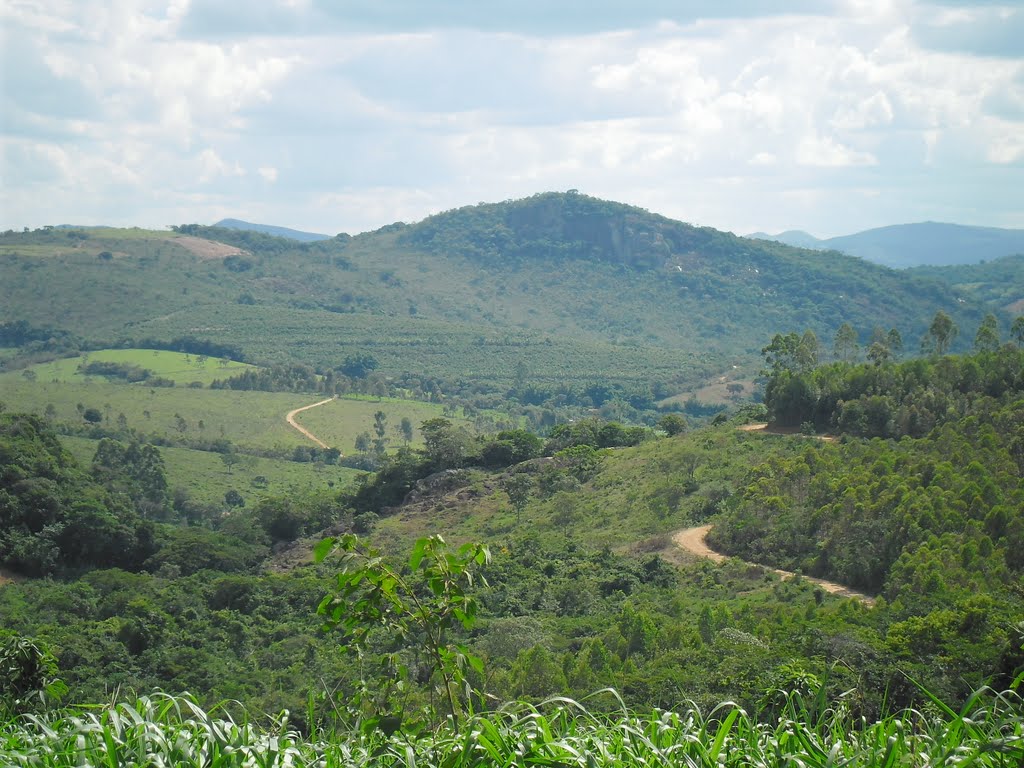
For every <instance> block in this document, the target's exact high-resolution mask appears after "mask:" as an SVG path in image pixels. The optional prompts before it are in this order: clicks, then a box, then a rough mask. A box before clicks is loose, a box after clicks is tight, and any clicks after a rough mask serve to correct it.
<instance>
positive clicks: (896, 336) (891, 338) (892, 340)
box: [885, 328, 903, 358]
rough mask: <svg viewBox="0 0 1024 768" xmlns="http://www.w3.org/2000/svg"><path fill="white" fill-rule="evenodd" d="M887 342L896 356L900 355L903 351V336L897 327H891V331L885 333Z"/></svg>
mask: <svg viewBox="0 0 1024 768" xmlns="http://www.w3.org/2000/svg"><path fill="white" fill-rule="evenodd" d="M885 340H886V343H887V344H888V345H889V351H890V352H891V353H892V356H893V357H894V358H898V357H899V356H900V352H902V351H903V337H902V336H901V335H900V332H899V331H898V330H896V329H895V328H890V329H889V332H888V333H887V334H886V335H885Z"/></svg>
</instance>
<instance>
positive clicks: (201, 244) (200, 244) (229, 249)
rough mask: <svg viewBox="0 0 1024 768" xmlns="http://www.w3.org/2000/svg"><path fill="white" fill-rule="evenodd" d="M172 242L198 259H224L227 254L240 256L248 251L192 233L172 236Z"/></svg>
mask: <svg viewBox="0 0 1024 768" xmlns="http://www.w3.org/2000/svg"><path fill="white" fill-rule="evenodd" d="M172 242H174V243H177V244H178V245H180V246H181V247H182V248H185V249H186V250H188V251H191V252H192V253H194V254H195V255H196V256H198V257H199V258H200V259H226V258H227V257H228V256H242V255H246V254H247V253H248V251H243V250H242V249H241V248H237V247H235V246H233V245H228V244H227V243H218V242H215V241H213V240H206V239H205V238H202V237H193V236H192V235H178V236H176V237H174V238H172Z"/></svg>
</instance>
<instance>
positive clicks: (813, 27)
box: [0, 0, 1024, 234]
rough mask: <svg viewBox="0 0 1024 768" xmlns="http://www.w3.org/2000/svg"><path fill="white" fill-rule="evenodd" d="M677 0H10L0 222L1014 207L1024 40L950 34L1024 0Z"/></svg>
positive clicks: (995, 219)
mask: <svg viewBox="0 0 1024 768" xmlns="http://www.w3.org/2000/svg"><path fill="white" fill-rule="evenodd" d="M394 1H395V2H398V0H394ZM676 5H678V4H673V3H669V2H660V3H659V2H650V3H645V4H644V7H643V9H641V10H639V11H638V15H637V16H636V18H644V19H647V21H646V22H643V23H638V24H636V25H634V27H633V28H627V27H622V28H616V29H613V28H612V27H611V26H610V23H611V20H613V19H618V18H619V17H620V16H622V15H623V14H622V13H621V12H620V11H618V10H615V9H614V8H613V7H612V5H608V6H607V7H605V6H601V8H600V9H596V10H595V11H594V13H593V16H594V25H593V26H588V27H587V29H586V30H585V31H586V34H582V33H580V34H570V33H569V30H571V28H572V27H571V17H570V15H565V17H564V18H562V17H559V18H558V19H557V20H554V21H552V22H551V25H550V26H549V27H548V28H546V29H544V30H543V31H536V30H534V29H533V26H537V25H539V24H541V23H542V20H543V19H544V18H547V17H543V16H538V18H537V20H535V21H534V22H531V25H532V26H531V25H526V26H524V25H521V24H517V23H515V22H514V21H513V20H512V19H511V18H506V19H496V20H494V21H493V23H492V22H491V21H488V22H486V23H484V22H483V21H480V20H479V17H480V13H478V12H476V11H474V12H473V13H474V14H475V16H472V15H470V16H466V17H465V18H466V19H467V20H468V21H467V22H466V23H464V24H462V25H458V26H456V25H453V24H446V23H445V20H446V19H451V18H453V16H454V15H457V14H458V13H459V11H458V7H457V6H456V5H455V4H451V5H445V7H444V9H442V10H440V11H438V14H437V15H436V17H435V18H434V19H433V21H431V20H430V19H429V18H428V16H429V14H425V12H423V11H422V10H421V9H418V8H414V7H408V8H407V10H408V11H409V13H410V14H412V16H414V17H415V18H413V19H411V20H409V21H408V23H405V22H404V21H403V24H402V25H401V26H396V27H394V28H388V25H387V23H386V21H387V19H386V15H385V14H383V12H380V13H378V14H377V15H376V16H374V18H373V20H372V23H368V25H364V26H363V27H361V28H360V27H359V26H353V25H352V24H349V23H346V22H345V19H347V18H348V17H342V16H339V15H338V14H340V13H342V11H338V12H336V13H333V12H332V13H333V15H332V13H328V11H326V10H324V9H326V8H328V6H326V5H324V4H322V3H319V2H317V0H310V2H302V1H296V2H292V1H291V0H278V2H275V3H273V4H265V5H260V6H259V7H258V8H254V9H252V11H251V13H248V14H246V13H245V12H242V15H241V16H239V11H238V8H236V7H234V6H233V5H231V4H230V3H228V2H223V3H222V2H220V0H218V2H216V3H214V2H207V1H206V0H193V1H192V2H189V1H188V0H175V2H174V3H172V4H170V5H169V6H168V5H167V4H162V3H157V2H155V0H154V1H153V2H150V0H117V1H116V2H113V3H106V2H100V0H82V2H74V3H72V2H63V3H62V2H58V1H57V0H49V1H48V2H39V3H27V2H17V3H14V2H12V3H8V4H7V5H5V6H3V7H2V8H0V18H2V19H3V27H4V40H3V43H4V45H3V48H4V50H3V56H4V61H3V63H4V65H5V66H4V69H3V71H4V73H5V74H4V78H5V81H4V84H3V85H4V87H3V89H2V91H0V115H2V118H0V119H2V120H3V133H4V137H5V138H4V153H3V161H2V162H3V168H2V174H3V179H4V184H3V189H2V190H0V227H7V226H21V225H23V224H28V225H31V226H36V225H39V224H43V223H53V222H55V221H70V220H75V219H77V218H80V217H81V216H82V215H86V214H87V215H89V216H90V217H94V218H96V219H97V220H104V221H108V222H111V223H124V224H140V225H142V224H157V225H163V224H167V223H170V222H173V221H210V220H214V217H215V214H216V213H220V212H223V214H224V215H228V214H230V213H231V212H232V211H246V212H249V213H248V214H247V216H246V217H247V218H251V217H252V216H253V215H256V214H258V215H260V216H262V217H264V220H266V221H268V222H269V223H280V224H285V225H291V226H298V227H300V228H303V229H310V230H315V231H325V232H334V231H338V230H342V229H344V230H348V231H358V230H360V229H366V228H373V227H377V226H380V225H381V224H384V223H387V222H390V221H393V220H396V219H405V220H412V219H416V218H419V217H421V216H423V215H425V214H427V213H430V212H432V211H436V210H441V209H444V208H449V207H454V206H456V205H461V204H466V203H474V202H478V201H483V200H500V199H505V198H509V197H514V196H519V195H525V194H531V193H533V192H537V191H540V190H545V189H568V188H572V187H575V188H579V189H581V190H582V191H586V192H589V193H592V194H599V195H601V196H605V197H611V198H614V199H619V200H623V201H626V202H631V203H636V204H639V205H642V206H645V207H648V208H650V209H652V210H657V211H659V212H662V213H665V214H666V215H671V216H676V217H679V218H682V219H684V220H687V221H692V222H694V223H705V224H710V225H717V226H722V227H726V228H732V229H736V230H738V231H749V230H753V229H768V230H770V231H777V229H779V228H784V227H789V226H797V227H800V228H805V229H810V230H812V231H817V232H819V233H820V234H828V233H832V234H838V233H841V232H843V231H851V230H856V229H859V228H866V227H868V226H875V225H879V224H885V223H893V222H894V221H901V220H903V221H905V220H912V219H914V218H946V219H950V218H952V219H958V220H963V221H965V222H966V223H989V224H994V225H1016V226H1024V212H1022V211H1021V210H1020V206H1019V205H1016V206H1015V205H1014V204H1013V200H1014V193H1013V190H1014V189H1016V187H1018V186H1019V164H1020V163H1021V162H1022V161H1024V148H1022V146H1021V145H1022V140H1021V139H1019V138H1018V137H1020V136H1024V108H1022V106H1021V105H1022V104H1024V96H1022V94H1024V58H1022V56H1021V55H1020V54H1019V53H1018V55H1016V56H1008V55H1005V52H1004V53H1003V54H1000V55H999V56H994V55H987V56H979V55H975V54H974V53H973V52H972V49H971V47H970V46H967V45H952V44H951V45H946V44H945V43H943V44H942V45H939V43H942V42H943V41H946V42H949V41H952V42H953V43H956V42H957V40H959V38H958V37H957V36H958V35H961V34H963V35H968V33H970V35H968V36H973V37H971V40H973V41H974V42H971V46H974V48H978V47H980V46H981V42H984V41H983V40H982V37H980V36H981V35H982V33H983V32H984V33H985V34H988V33H989V32H993V31H994V30H998V24H996V22H998V21H999V20H1000V18H1001V19H1002V21H1003V23H1004V24H1007V25H1009V26H1010V27H1012V26H1013V24H1016V23H1017V19H1018V16H1017V15H1015V14H1008V15H1007V14H1006V13H1003V11H1005V9H1003V11H1000V10H999V9H993V8H986V9H981V10H979V9H975V8H972V7H970V6H968V5H967V4H966V3H965V4H964V6H963V8H957V7H955V6H952V4H950V5H951V7H950V8H949V9H948V10H949V11H950V12H949V13H948V14H947V15H945V16H941V17H940V16H939V15H937V14H936V13H934V12H933V11H935V9H934V8H931V7H929V6H925V5H922V4H921V3H920V2H916V1H915V0H891V2H890V1H885V0H880V1H878V2H872V1H870V0H848V1H844V2H840V3H834V4H829V5H823V4H821V3H811V2H802V1H799V2H793V3H791V4H790V5H789V6H788V10H789V11H790V13H787V14H784V15H774V16H761V15H757V14H756V13H753V12H751V11H750V10H749V9H750V8H754V7H755V6H756V5H757V4H756V3H744V2H741V0H735V1H734V2H730V3H727V4H726V5H724V6H723V5H720V4H719V5H716V6H712V5H711V4H710V3H709V4H708V5H706V6H703V7H701V6H700V4H688V7H691V6H692V9H695V10H694V11H693V13H691V14H688V15H687V16H685V17H684V16H680V15H678V13H677V12H676V11H674V10H673V9H674V8H675V7H676ZM403 7H404V6H403ZM246 8H248V6H246ZM595 8H596V6H595ZM716 9H717V10H716ZM722 9H724V10H722ZM964 9H966V10H964ZM812 12H813V13H812ZM345 13H347V12H345ZM367 13H368V14H369V15H371V16H373V14H371V13H370V12H369V11H367ZM466 13H470V12H469V11H467V12H466ZM1000 13H1003V15H1002V17H1000V16H999V14H1000ZM602 14H603V16H602ZM645 14H646V15H645ZM801 14H803V15H801ZM713 17H714V18H713ZM228 20H234V21H235V22H237V24H236V27H235V30H236V32H237V34H233V36H231V37H225V36H224V35H225V34H226V33H225V32H223V31H220V32H219V31H218V30H227V29H228V27H230V25H227V26H225V24H226V22H227V21H228ZM656 21H657V22H658V23H655V22H656ZM246 25H248V27H247V26H246ZM200 27H202V29H200ZM933 27H934V28H941V29H942V30H943V32H942V35H945V36H946V37H943V38H942V39H941V40H939V38H937V37H935V35H932V37H933V38H934V40H933V39H932V38H929V37H928V35H929V34H932V32H929V31H928V30H932V28H933ZM246 28H248V29H249V30H250V32H249V33H247V34H242V32H244V31H245V29H246ZM360 29H361V30H362V31H360ZM369 29H372V30H373V31H367V30H369ZM239 30H241V31H239ZM251 30H256V31H257V32H258V33H252V32H251ZM922 30H923V31H922ZM933 31H934V30H933ZM186 33H187V34H186ZM935 34H937V33H935ZM987 39H988V38H985V40H987ZM936 40H937V41H938V42H935V41H936ZM993 40H995V38H993ZM922 41H923V42H922ZM929 41H931V42H929ZM996 42H998V41H996ZM932 43H934V44H932ZM986 44H987V43H986ZM993 45H995V43H993ZM15 71H16V72H17V73H18V78H17V80H15V79H14V78H13V75H11V74H8V73H13V72H15ZM33 166H35V170H33ZM246 169H249V170H250V171H251V173H252V174H254V175H258V177H259V178H260V179H263V180H264V181H265V182H267V183H264V184H255V185H254V184H252V183H251V180H250V182H249V183H246V176H245V171H246ZM44 177H45V179H47V180H46V181H44ZM965 177H969V178H970V179H972V180H974V181H972V183H964V182H963V179H964V178H965ZM982 180H984V182H983V183H982ZM865 189H871V190H874V191H875V193H876V194H875V196H868V195H865V194H862V193H861V192H860V190H865ZM849 200H856V201H857V202H856V203H850V204H847V201H849ZM932 210H935V211H936V213H935V214H934V215H933V214H932V213H931V211H932ZM958 210H959V211H963V215H962V216H958V215H956V211H958ZM939 212H941V213H942V215H941V216H940V213H939ZM950 212H952V214H951V213H950ZM970 216H973V217H978V216H981V217H982V219H978V218H974V219H971V220H968V217H970ZM175 217H176V218H175Z"/></svg>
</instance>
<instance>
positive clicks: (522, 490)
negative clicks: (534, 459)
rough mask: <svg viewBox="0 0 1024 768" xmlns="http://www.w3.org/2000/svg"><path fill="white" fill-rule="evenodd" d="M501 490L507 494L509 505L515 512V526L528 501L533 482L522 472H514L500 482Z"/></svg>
mask: <svg viewBox="0 0 1024 768" xmlns="http://www.w3.org/2000/svg"><path fill="white" fill-rule="evenodd" d="M501 490H503V491H504V492H505V493H506V494H508V500H509V503H510V504H511V505H512V509H514V510H515V511H516V525H518V524H519V522H520V519H521V518H522V514H523V510H524V509H526V505H527V504H528V503H529V501H530V495H531V494H532V492H533V480H532V479H531V478H530V476H529V475H527V474H525V473H523V472H516V473H515V474H512V475H509V476H508V477H506V478H504V479H503V480H502V481H501Z"/></svg>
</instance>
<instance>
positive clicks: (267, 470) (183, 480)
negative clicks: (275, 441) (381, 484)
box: [61, 436, 362, 504]
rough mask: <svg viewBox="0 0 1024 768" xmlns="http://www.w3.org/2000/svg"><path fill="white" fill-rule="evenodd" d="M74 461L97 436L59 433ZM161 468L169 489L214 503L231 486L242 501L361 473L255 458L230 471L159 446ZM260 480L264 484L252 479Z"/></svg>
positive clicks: (328, 484) (203, 454)
mask: <svg viewBox="0 0 1024 768" xmlns="http://www.w3.org/2000/svg"><path fill="white" fill-rule="evenodd" d="M61 442H62V443H63V444H64V445H65V446H66V447H67V449H68V450H69V451H71V453H72V454H74V456H75V458H76V459H78V461H79V463H81V464H82V465H83V466H89V464H90V463H91V462H92V457H93V455H94V454H95V453H96V445H97V443H98V442H99V441H98V440H90V439H88V438H84V437H69V436H63V437H61ZM159 450H160V455H161V456H163V458H164V466H165V467H166V470H167V484H168V486H170V488H171V489H172V490H173V489H175V488H183V489H184V490H186V491H188V494H189V496H191V497H192V498H193V499H195V500H196V501H200V502H203V503H205V504H220V503H223V501H224V494H225V493H227V492H228V491H230V490H236V491H238V492H239V493H240V494H242V497H243V498H244V499H245V500H246V502H247V503H250V502H252V501H255V500H257V499H260V498H264V497H267V496H290V495H296V494H303V493H307V492H310V491H318V490H328V489H333V490H338V489H340V488H342V487H344V486H345V485H347V484H348V483H350V482H352V480H353V479H354V478H355V477H357V476H359V475H360V474H362V473H361V472H359V471H358V470H354V469H348V468H347V467H338V466H327V465H324V464H306V463H299V462H294V461H285V460H282V459H266V458H262V457H259V456H242V457H241V459H240V461H239V462H238V464H236V465H235V466H234V467H232V468H231V469H230V470H229V469H227V468H226V467H225V465H224V462H222V461H221V458H220V454H218V453H210V452H208V451H194V450H191V449H189V448H175V447H166V446H165V447H161V448H160V449H159ZM258 477H263V478H266V485H264V484H263V483H262V482H260V481H257V483H256V484H255V485H254V484H253V480H254V479H255V478H258Z"/></svg>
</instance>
